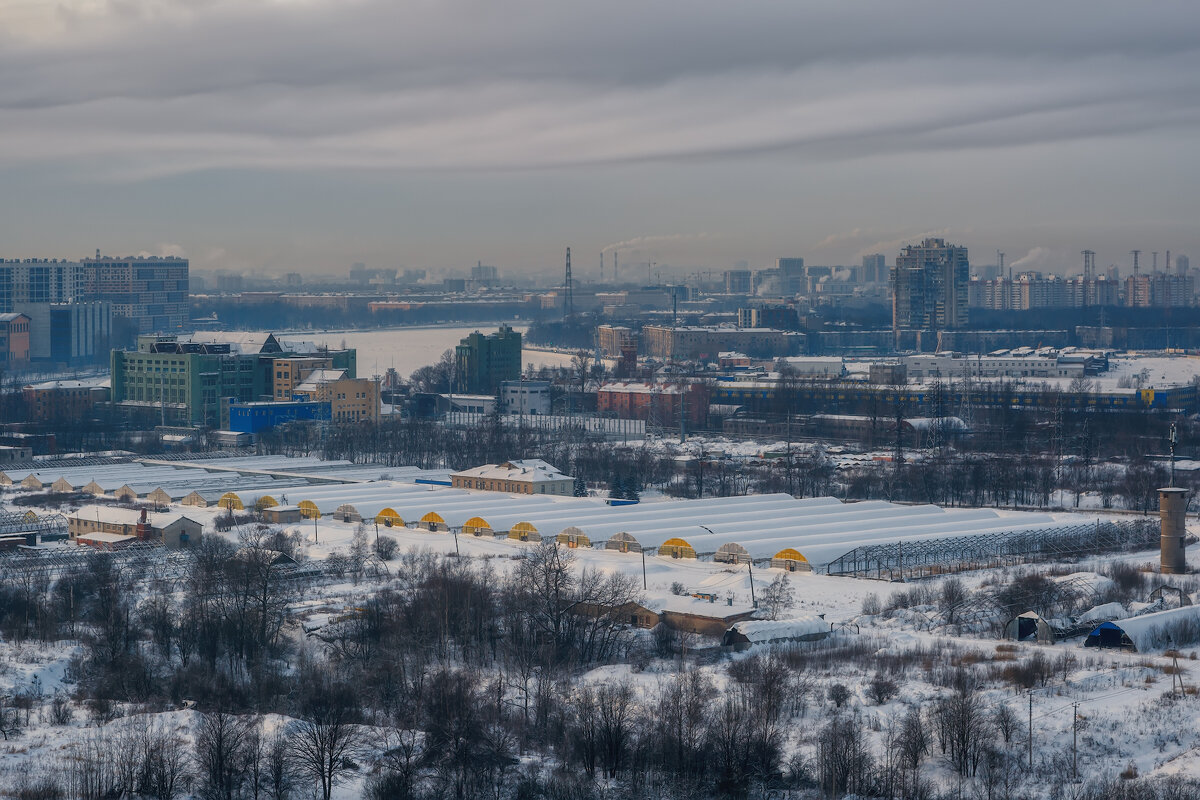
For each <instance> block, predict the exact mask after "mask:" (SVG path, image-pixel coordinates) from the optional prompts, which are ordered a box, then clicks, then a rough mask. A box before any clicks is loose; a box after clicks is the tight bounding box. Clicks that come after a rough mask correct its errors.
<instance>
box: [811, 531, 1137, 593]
mask: <svg viewBox="0 0 1200 800" xmlns="http://www.w3.org/2000/svg"><path fill="white" fill-rule="evenodd" d="M1158 540H1159V526H1158V523H1157V521H1155V520H1149V519H1146V520H1141V519H1139V520H1119V521H1115V522H1101V521H1099V520H1097V521H1096V522H1095V523H1091V524H1086V525H1070V526H1064V527H1062V528H1055V529H1052V530H1044V531H1001V532H999V533H987V534H979V535H977V536H958V537H953V538H944V539H922V540H918V541H911V542H890V543H887V544H872V545H864V546H862V547H856V548H854V549H853V550H851V551H850V552H848V553H845V554H843V555H841V556H839V557H838V558H835V559H834V560H833V561H831V562H829V564H828V565H827V566H826V568H825V570H824V571H825V572H828V573H829V574H830V575H843V576H847V577H854V578H879V579H885V580H906V579H911V578H924V577H928V576H931V575H942V574H946V573H950V572H960V571H963V570H968V569H980V568H983V567H997V566H1007V565H1011V564H1021V563H1025V562H1029V561H1040V560H1050V559H1062V558H1072V557H1077V556H1084V555H1091V554H1094V553H1103V552H1112V551H1121V550H1147V549H1152V548H1155V547H1157V546H1158Z"/></svg>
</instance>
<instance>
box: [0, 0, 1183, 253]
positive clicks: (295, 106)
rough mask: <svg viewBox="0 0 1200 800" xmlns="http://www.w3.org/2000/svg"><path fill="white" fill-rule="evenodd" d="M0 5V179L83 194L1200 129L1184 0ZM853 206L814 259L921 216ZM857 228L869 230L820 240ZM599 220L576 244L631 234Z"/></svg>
mask: <svg viewBox="0 0 1200 800" xmlns="http://www.w3.org/2000/svg"><path fill="white" fill-rule="evenodd" d="M0 17H5V18H6V19H7V20H9V22H10V24H6V25H5V26H3V28H0V75H2V76H4V79H3V80H0V120H2V122H0V171H2V170H8V171H27V170H35V171H36V170H49V169H53V170H54V171H55V172H56V174H59V175H66V176H71V177H72V179H76V180H85V181H93V182H97V181H98V182H102V183H114V182H115V183H122V182H124V183H128V182H139V181H149V180H161V179H164V178H166V177H169V176H180V175H188V174H195V173H203V172H211V171H221V170H228V171H234V172H246V171H256V172H263V173H268V174H269V173H285V172H286V173H303V174H311V173H314V172H321V171H351V172H358V173H362V174H364V175H373V174H377V173H379V172H380V171H383V172H390V173H394V174H406V173H407V174H410V175H415V174H424V175H428V174H431V173H433V174H444V175H450V174H455V175H468V176H475V178H476V180H478V181H479V182H480V185H481V186H482V185H484V184H486V183H487V182H488V181H489V179H490V178H491V177H492V176H494V175H496V174H497V173H503V172H511V171H544V172H548V173H554V174H557V173H559V172H562V171H564V170H585V171H586V170H605V169H613V168H616V167H619V166H622V165H632V166H635V167H636V166H637V165H644V164H654V165H661V164H678V165H679V166H680V168H682V169H705V170H707V169H710V166H711V165H712V164H713V163H714V161H719V160H729V159H767V160H778V161H779V163H785V162H786V163H789V164H804V165H808V164H812V165H821V164H844V163H848V162H859V163H875V162H876V161H877V160H879V159H886V158H888V157H892V158H893V159H904V158H906V157H908V156H909V155H917V154H947V153H953V152H973V151H982V152H984V153H987V152H994V151H1008V152H1023V151H1028V150H1029V149H1030V148H1038V147H1043V146H1050V147H1053V146H1069V145H1071V144H1072V143H1081V142H1089V141H1096V140H1113V141H1125V140H1130V141H1136V140H1138V139H1139V138H1144V137H1147V136H1165V137H1174V136H1182V137H1183V138H1186V137H1187V136H1188V135H1194V133H1195V131H1196V128H1197V124H1198V122H1200V120H1198V118H1197V117H1198V115H1200V102H1197V101H1198V100H1200V63H1198V62H1200V59H1198V43H1197V37H1196V36H1195V33H1196V30H1197V21H1198V18H1200V12H1197V10H1196V9H1195V7H1194V5H1193V4H1189V3H1182V2H1180V3H1156V4H1139V5H1136V6H1134V5H1129V4H1117V3H1108V2H1082V1H1081V0H1073V1H1070V2H1061V3H1052V4H1050V3H1044V2H1015V3H1006V4H973V3H953V2H948V0H940V1H939V2H933V1H932V0H914V2H907V3H896V2H888V1H885V0H868V1H867V2H860V3H809V2H795V1H794V0H792V1H790V2H782V1H780V2H763V3H728V2H718V0H696V2H692V3H688V4H687V5H686V6H680V5H679V4H674V3H671V4H668V3H659V4H654V3H645V2H635V1H634V0H614V2H609V3H590V4H575V3H551V2H532V1H531V0H508V2H504V3H495V2H491V1H485V0H465V1H463V2H432V0H429V1H425V0H422V1H420V2H399V3H398V2H395V0H350V1H349V2H348V1H347V0H336V1H335V0H286V1H285V0H62V2H60V3H58V4H56V5H52V4H49V3H44V2H41V0H0ZM1064 152H1065V151H1064ZM1128 152H1129V153H1130V155H1131V157H1133V158H1137V157H1139V155H1138V153H1139V151H1138V149H1137V148H1136V147H1134V146H1131V147H1130V149H1129V151H1128ZM983 158H985V159H986V158H988V157H987V156H984V157H983ZM893 163H900V164H903V161H902V160H901V161H899V162H893ZM981 166H982V162H981ZM851 172H852V171H847V172H846V173H845V174H847V175H849V174H851ZM594 174H595V173H594V172H588V173H587V175H589V176H592V175H594ZM1052 177H1054V179H1055V180H1057V181H1060V182H1063V183H1064V184H1065V183H1069V181H1070V180H1071V176H1069V175H1066V174H1065V173H1064V174H1058V175H1054V176H1052ZM589 179H591V178H589ZM893 180H896V179H895V178H893ZM908 180H912V181H915V183H916V185H920V180H921V179H920V176H918V175H914V176H910V177H909V178H908ZM801 188H803V189H804V190H805V192H806V193H807V194H809V195H810V196H811V194H812V193H813V192H817V193H818V194H820V193H830V192H837V191H838V188H837V186H836V183H832V184H831V183H826V184H824V185H822V186H806V187H801ZM1031 191H1037V190H1036V189H1035V188H1032V187H1031ZM1010 192H1011V190H1010ZM1015 200H1016V197H1015V196H1012V197H1010V202H1012V201H1015ZM779 201H780V198H779V196H778V195H776V196H775V197H773V198H771V197H767V196H765V195H764V196H763V197H761V198H757V199H745V198H743V199H740V200H739V203H742V204H744V205H743V206H742V207H743V208H750V207H763V208H765V207H766V206H765V205H764V204H770V203H772V202H775V203H777V202H779ZM683 202H685V203H686V204H688V205H690V206H692V207H695V206H696V204H697V203H698V202H699V198H697V197H695V196H694V195H693V196H690V197H688V198H686V200H684V201H683ZM712 202H714V203H724V202H729V198H713V199H712ZM732 207H733V208H735V209H736V208H737V207H738V206H737V205H735V206H732ZM852 213H853V209H852V208H848V209H847V211H846V214H845V216H844V218H843V219H841V220H838V221H837V222H836V223H834V225H836V227H832V228H829V229H826V230H824V231H822V232H820V233H819V234H813V233H809V234H807V236H809V237H811V239H810V240H811V241H814V242H820V244H818V245H816V249H817V251H818V252H823V251H824V252H829V253H840V254H843V255H849V254H853V253H857V252H860V251H861V250H862V249H864V248H869V247H872V246H880V247H882V245H884V244H889V245H890V244H891V243H892V242H893V241H894V240H895V239H896V238H898V237H900V236H903V235H905V232H907V231H911V230H922V229H923V228H925V227H936V226H940V225H941V224H942V223H941V221H940V220H937V219H929V220H926V221H924V222H917V223H910V222H908V221H896V220H888V219H855V218H854V217H853V216H852ZM1185 216H1186V215H1185ZM852 226H855V227H861V228H862V229H863V230H865V231H867V233H861V234H859V235H857V236H855V237H854V241H838V240H837V239H836V238H834V239H828V237H829V230H844V229H847V228H850V227H852ZM701 227H709V228H711V227H714V226H713V225H712V224H711V222H706V223H696V222H692V221H689V220H674V219H666V220H661V221H659V220H649V221H646V222H645V224H644V225H643V226H640V228H641V229H642V230H645V229H647V228H648V229H650V230H681V229H682V230H698V229H700V228H701ZM722 227H723V226H722ZM965 227H968V226H965V225H963V224H962V223H961V222H958V223H956V228H952V229H958V230H962V229H964V228H965ZM776 230H778V231H780V236H779V238H780V239H786V238H787V237H786V235H785V234H783V229H782V228H780V227H778V226H777V227H776ZM872 231H874V232H873V233H872ZM611 233H612V235H611V236H609V235H605V234H602V233H597V234H596V236H597V238H598V240H599V241H598V243H597V248H596V249H599V246H601V245H602V244H603V242H604V241H612V240H614V239H621V238H625V239H628V238H632V237H634V236H636V234H637V233H638V231H637V230H633V231H631V230H627V229H621V230H615V231H612V232H611ZM160 238H161V240H164V241H174V240H175V237H174V235H173V234H172V233H170V232H166V233H163V234H162V237H160ZM822 239H827V241H825V242H821V240H822ZM729 241H730V242H733V241H736V237H733V238H732V239H731V240H729ZM183 244H186V245H188V246H189V247H190V248H191V249H193V250H197V251H198V250H200V249H201V248H202V247H205V246H208V245H209V244H211V243H210V242H192V243H186V242H185V243H183ZM674 244H675V245H678V246H679V247H680V248H681V249H682V250H683V251H685V252H687V253H688V254H689V257H690V256H691V255H694V254H696V253H697V252H698V251H699V250H701V249H702V248H703V246H704V245H706V244H707V245H710V246H711V245H713V244H714V243H713V242H699V241H697V240H696V239H695V238H694V237H693V238H691V239H689V240H688V241H686V242H684V241H683V240H678V241H676V242H675V243H674ZM727 244H728V242H727ZM1031 244H1032V243H1030V244H1027V245H1026V247H1027V248H1028V246H1030V245H1031ZM659 245H661V246H662V247H663V248H665V249H669V248H670V247H671V246H673V245H672V243H671V242H669V241H665V242H660V243H659ZM730 246H732V245H730Z"/></svg>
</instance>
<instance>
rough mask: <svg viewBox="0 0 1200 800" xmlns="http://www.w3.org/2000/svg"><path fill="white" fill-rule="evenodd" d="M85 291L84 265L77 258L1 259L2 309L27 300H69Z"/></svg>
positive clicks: (0, 287) (66, 301) (40, 301)
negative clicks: (68, 259) (60, 259)
mask: <svg viewBox="0 0 1200 800" xmlns="http://www.w3.org/2000/svg"><path fill="white" fill-rule="evenodd" d="M83 291H84V277H83V267H82V265H81V264H80V263H79V262H77V261H59V260H58V259H48V258H26V259H23V260H15V259H13V260H9V259H0V312H8V311H12V310H13V307H14V306H16V305H20V304H25V303H69V302H71V301H73V300H77V299H80V297H81V296H82V294H83Z"/></svg>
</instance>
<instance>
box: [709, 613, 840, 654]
mask: <svg viewBox="0 0 1200 800" xmlns="http://www.w3.org/2000/svg"><path fill="white" fill-rule="evenodd" d="M829 633H830V627H829V623H828V622H826V621H825V620H824V619H822V618H821V617H819V616H817V615H815V614H805V615H804V616H800V617H793V618H791V619H779V620H757V619H749V620H745V621H743V622H738V623H735V624H734V625H733V626H732V627H730V628H729V630H727V631H725V635H724V636H723V637H722V638H721V646H722V647H732V648H733V649H735V650H745V649H746V648H747V647H750V646H751V645H756V644H772V643H777V642H815V641H817V640H819V639H824V638H826V637H827V636H829Z"/></svg>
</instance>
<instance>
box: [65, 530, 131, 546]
mask: <svg viewBox="0 0 1200 800" xmlns="http://www.w3.org/2000/svg"><path fill="white" fill-rule="evenodd" d="M79 538H80V539H83V540H84V541H89V542H108V543H109V544H117V543H119V542H128V541H130V540H132V539H136V538H137V537H136V536H132V535H130V534H125V533H105V532H103V531H92V532H91V533H81V534H79Z"/></svg>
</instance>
